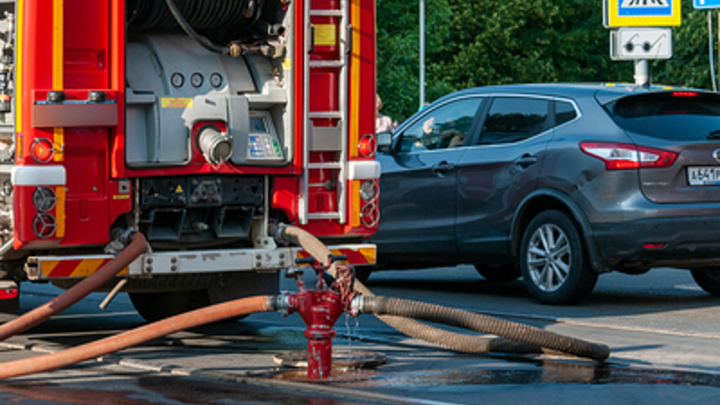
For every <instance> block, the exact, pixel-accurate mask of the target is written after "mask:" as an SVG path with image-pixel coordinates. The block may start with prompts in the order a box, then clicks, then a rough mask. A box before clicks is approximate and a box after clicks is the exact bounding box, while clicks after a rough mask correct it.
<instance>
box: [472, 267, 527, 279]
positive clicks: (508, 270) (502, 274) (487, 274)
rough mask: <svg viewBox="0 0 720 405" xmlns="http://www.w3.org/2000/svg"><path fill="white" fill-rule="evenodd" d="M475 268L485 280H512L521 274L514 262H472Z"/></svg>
mask: <svg viewBox="0 0 720 405" xmlns="http://www.w3.org/2000/svg"><path fill="white" fill-rule="evenodd" d="M473 266H475V270H477V272H478V273H480V275H481V276H483V278H484V279H485V280H487V281H492V282H501V281H513V280H516V279H517V278H518V277H520V276H521V275H522V273H521V272H520V268H519V267H518V266H517V265H514V264H495V265H492V264H477V263H476V264H474V265H473Z"/></svg>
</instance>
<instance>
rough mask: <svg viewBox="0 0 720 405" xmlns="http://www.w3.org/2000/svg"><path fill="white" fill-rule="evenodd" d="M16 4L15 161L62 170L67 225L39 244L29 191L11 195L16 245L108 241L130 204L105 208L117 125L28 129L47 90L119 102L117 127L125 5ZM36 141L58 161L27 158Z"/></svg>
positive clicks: (63, 0)
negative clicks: (99, 94) (50, 146)
mask: <svg viewBox="0 0 720 405" xmlns="http://www.w3.org/2000/svg"><path fill="white" fill-rule="evenodd" d="M22 4H23V10H22V16H23V17H22V18H23V21H22V27H23V29H22V32H20V33H19V35H21V36H22V37H23V38H22V41H21V42H22V49H19V50H18V54H19V55H20V56H19V57H20V58H22V61H23V62H22V69H21V71H20V72H19V74H20V75H21V83H22V87H21V93H20V94H21V96H22V101H21V103H20V109H21V111H20V116H21V121H20V127H21V128H22V132H20V133H18V137H19V138H20V141H19V144H20V145H21V149H20V156H18V159H17V164H18V165H21V166H22V165H42V164H55V165H57V164H60V165H63V166H64V167H65V170H66V173H67V183H66V188H65V197H66V200H64V205H63V207H64V208H65V213H64V214H61V215H60V216H59V217H58V220H59V221H60V220H62V221H65V222H64V223H63V225H62V229H63V230H64V231H63V232H59V233H58V235H54V236H51V237H50V238H48V239H44V240H37V237H36V236H35V235H34V232H33V231H32V220H33V218H34V217H35V214H36V212H35V208H34V206H33V204H32V200H31V198H32V192H33V190H31V189H34V187H26V188H27V189H28V190H23V191H21V192H18V193H15V194H14V204H15V207H16V210H15V211H16V214H15V236H16V247H21V246H26V245H30V244H32V245H33V246H40V245H47V244H58V243H59V244H61V245H66V246H67V245H85V244H102V243H107V241H108V239H109V227H110V223H111V221H112V220H114V219H115V217H117V216H118V215H121V214H122V212H121V211H122V210H123V209H124V210H126V211H127V210H129V207H130V205H129V204H128V202H127V201H120V202H118V203H111V201H112V200H111V198H112V195H111V190H110V183H109V182H110V180H109V155H108V151H109V142H110V136H111V134H112V133H114V131H115V130H116V129H115V127H114V126H113V127H100V126H93V127H72V128H34V127H33V126H32V118H33V117H32V111H33V108H32V107H33V105H34V104H35V103H37V102H45V100H47V94H48V92H49V91H51V90H61V91H64V92H65V99H66V100H87V99H88V93H89V92H90V91H103V92H105V93H106V94H107V98H108V100H113V101H115V102H116V103H117V104H116V105H117V108H118V115H119V118H120V122H121V123H122V121H123V120H124V117H123V113H124V111H123V104H122V101H123V100H124V95H123V92H124V87H125V86H124V59H123V57H122V56H123V55H124V44H125V33H124V26H125V23H124V7H125V2H124V1H123V0H95V1H92V2H88V1H84V0H24V2H23V3H22ZM54 7H58V10H54ZM59 7H62V8H61V9H60V8H59ZM121 125H122V124H121ZM40 137H42V138H47V139H49V140H51V141H52V142H53V143H54V149H55V157H56V158H55V159H54V160H53V161H51V162H48V163H42V162H36V161H35V159H33V157H32V156H31V151H30V146H31V144H32V141H33V140H34V139H36V138H40ZM111 206H112V208H111ZM111 211H112V215H113V217H112V218H111V217H110V212H111ZM57 236H60V237H61V238H62V239H57Z"/></svg>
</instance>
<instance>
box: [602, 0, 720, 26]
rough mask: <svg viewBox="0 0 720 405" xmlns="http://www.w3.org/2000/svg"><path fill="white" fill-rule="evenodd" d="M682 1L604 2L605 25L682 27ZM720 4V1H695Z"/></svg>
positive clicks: (634, 0) (618, 0)
mask: <svg viewBox="0 0 720 405" xmlns="http://www.w3.org/2000/svg"><path fill="white" fill-rule="evenodd" d="M680 1H681V0H603V24H604V25H605V27H606V28H613V27H672V26H678V25H680V23H681V21H682V13H681V11H682V10H681V8H680ZM694 1H696V2H698V1H700V2H718V3H720V0H694Z"/></svg>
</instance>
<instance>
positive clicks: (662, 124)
mask: <svg viewBox="0 0 720 405" xmlns="http://www.w3.org/2000/svg"><path fill="white" fill-rule="evenodd" d="M605 110H607V112H608V113H609V114H610V116H611V117H612V118H613V120H614V121H615V123H617V124H618V125H619V126H620V127H621V128H622V129H624V130H626V131H630V132H635V133H638V134H642V135H648V136H653V137H656V138H662V139H667V140H683V141H700V140H707V139H720V97H717V96H714V95H710V94H703V93H696V92H692V91H675V92H668V93H658V94H644V95H641V96H628V97H625V98H621V99H619V100H616V101H614V102H612V103H609V104H607V105H606V106H605Z"/></svg>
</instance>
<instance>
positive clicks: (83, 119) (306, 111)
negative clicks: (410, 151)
mask: <svg viewBox="0 0 720 405" xmlns="http://www.w3.org/2000/svg"><path fill="white" fill-rule="evenodd" d="M0 13H2V16H0V18H2V19H1V20H0V41H1V42H0V48H1V49H2V53H1V54H0V132H1V137H0V147H1V148H2V150H0V161H2V165H0V175H2V176H3V177H2V179H1V180H0V181H2V187H1V188H0V191H1V196H0V198H1V199H2V201H1V202H2V211H0V226H1V227H2V228H1V229H0V232H2V234H1V235H2V238H3V242H4V243H3V246H2V248H1V249H0V256H1V259H2V261H1V263H2V272H1V274H0V276H2V277H0V278H2V283H4V284H1V285H0V286H1V287H3V288H2V289H1V290H0V298H6V299H9V298H13V296H14V295H15V294H17V289H16V288H15V285H16V284H18V285H19V283H20V282H24V281H31V282H48V281H49V282H52V283H53V284H55V285H58V286H60V287H62V288H68V287H70V286H72V285H74V284H75V283H77V282H78V281H79V280H81V279H82V278H83V277H85V276H88V275H90V274H92V273H93V272H94V271H95V270H96V269H97V268H98V267H99V266H101V265H102V264H103V263H105V262H106V261H108V260H109V259H111V258H112V257H113V253H116V252H117V251H118V250H119V249H122V247H123V244H122V242H121V241H122V237H123V235H126V234H127V233H128V232H129V231H130V230H137V231H140V232H142V233H143V234H144V235H145V237H146V238H147V240H148V241H149V243H150V246H151V251H150V252H149V253H146V254H144V255H143V256H141V257H140V258H138V259H137V260H135V261H134V262H133V263H132V264H131V265H130V266H128V267H127V268H126V269H124V270H123V271H122V272H121V273H120V275H119V276H118V277H117V278H116V280H115V281H114V282H113V283H112V284H110V285H107V286H105V287H103V289H106V290H110V289H112V288H113V286H114V284H115V282H118V281H120V280H123V281H122V283H123V284H124V286H123V289H122V291H125V292H128V293H129V294H130V298H131V300H132V302H133V304H134V305H135V307H136V308H137V310H138V312H139V313H140V314H141V315H142V316H144V317H145V318H146V319H148V320H154V319H159V318H162V317H165V316H168V315H171V314H175V313H178V312H181V311H184V310H188V309H192V308H195V307H198V306H201V305H206V304H209V303H214V302H220V301H224V300H228V299H234V298H238V297H242V296H248V295H257V294H267V293H272V292H276V291H277V289H278V275H277V273H278V270H279V269H282V268H286V267H288V266H290V265H292V263H293V261H294V260H295V259H296V258H297V257H301V256H303V254H304V253H303V252H302V251H301V250H299V249H298V248H297V247H294V246H283V245H279V244H278V243H277V242H276V240H275V238H274V237H273V236H274V235H273V234H272V231H271V230H272V229H273V228H274V225H276V224H279V223H287V224H293V225H296V226H299V227H302V228H303V229H305V230H307V231H309V232H311V233H313V234H314V235H316V236H318V237H319V238H320V239H321V240H324V241H325V242H326V243H328V244H329V245H330V246H332V249H333V251H334V252H336V253H338V254H344V255H346V256H347V259H348V261H349V262H350V263H351V264H354V265H363V264H372V263H374V261H375V248H374V246H373V245H370V244H367V243H364V241H365V240H366V239H367V237H368V236H370V235H371V234H372V233H373V231H374V230H375V229H376V227H377V222H378V206H377V204H378V201H377V198H378V177H379V176H380V168H379V166H378V164H377V163H376V162H375V161H374V155H375V149H376V148H375V147H376V139H375V134H374V123H375V119H374V118H375V5H374V2H373V1H370V0H92V1H88V0H10V1H7V0H2V1H0Z"/></svg>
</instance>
